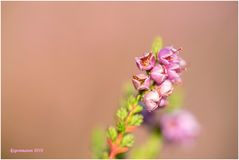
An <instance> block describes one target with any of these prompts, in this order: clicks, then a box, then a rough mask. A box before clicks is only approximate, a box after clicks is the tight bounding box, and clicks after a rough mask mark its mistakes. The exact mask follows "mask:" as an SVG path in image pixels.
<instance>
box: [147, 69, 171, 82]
mask: <svg viewBox="0 0 239 160" xmlns="http://www.w3.org/2000/svg"><path fill="white" fill-rule="evenodd" d="M166 72H167V70H166V69H165V67H164V66H162V65H160V64H159V65H157V66H155V67H154V68H153V69H152V70H151V72H150V77H151V78H152V79H153V80H154V81H155V82H156V83H157V84H161V83H162V82H163V81H164V80H165V79H166V77H167V73H166Z"/></svg>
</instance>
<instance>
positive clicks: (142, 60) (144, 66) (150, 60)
mask: <svg viewBox="0 0 239 160" xmlns="http://www.w3.org/2000/svg"><path fill="white" fill-rule="evenodd" d="M135 61H136V64H137V66H138V68H139V69H140V70H146V71H148V70H151V69H152V68H153V67H154V65H155V57H154V55H153V54H152V53H151V52H149V53H145V54H144V55H143V56H142V57H135Z"/></svg>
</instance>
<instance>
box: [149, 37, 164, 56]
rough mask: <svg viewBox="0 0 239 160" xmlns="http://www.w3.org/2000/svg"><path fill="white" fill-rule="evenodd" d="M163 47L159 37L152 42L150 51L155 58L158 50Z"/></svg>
mask: <svg viewBox="0 0 239 160" xmlns="http://www.w3.org/2000/svg"><path fill="white" fill-rule="evenodd" d="M162 47H163V40H162V38H161V37H157V38H155V40H154V41H153V44H152V51H153V53H154V55H155V56H157V53H158V51H159V50H160V49H162Z"/></svg>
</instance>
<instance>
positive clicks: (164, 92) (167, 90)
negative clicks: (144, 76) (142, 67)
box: [155, 80, 173, 96]
mask: <svg viewBox="0 0 239 160" xmlns="http://www.w3.org/2000/svg"><path fill="white" fill-rule="evenodd" d="M155 89H156V90H157V92H158V93H159V95H160V96H169V95H170V94H171V93H172V92H173V85H172V83H171V82H170V81H169V80H165V81H164V82H163V83H162V84H161V85H160V86H156V87H155Z"/></svg>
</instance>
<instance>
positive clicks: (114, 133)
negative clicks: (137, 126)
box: [107, 127, 118, 141]
mask: <svg viewBox="0 0 239 160" xmlns="http://www.w3.org/2000/svg"><path fill="white" fill-rule="evenodd" d="M117 136H118V133H117V131H116V129H115V128H114V127H109V129H108V132H107V137H108V138H110V139H111V140H112V141H114V140H115V139H116V138H117Z"/></svg>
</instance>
